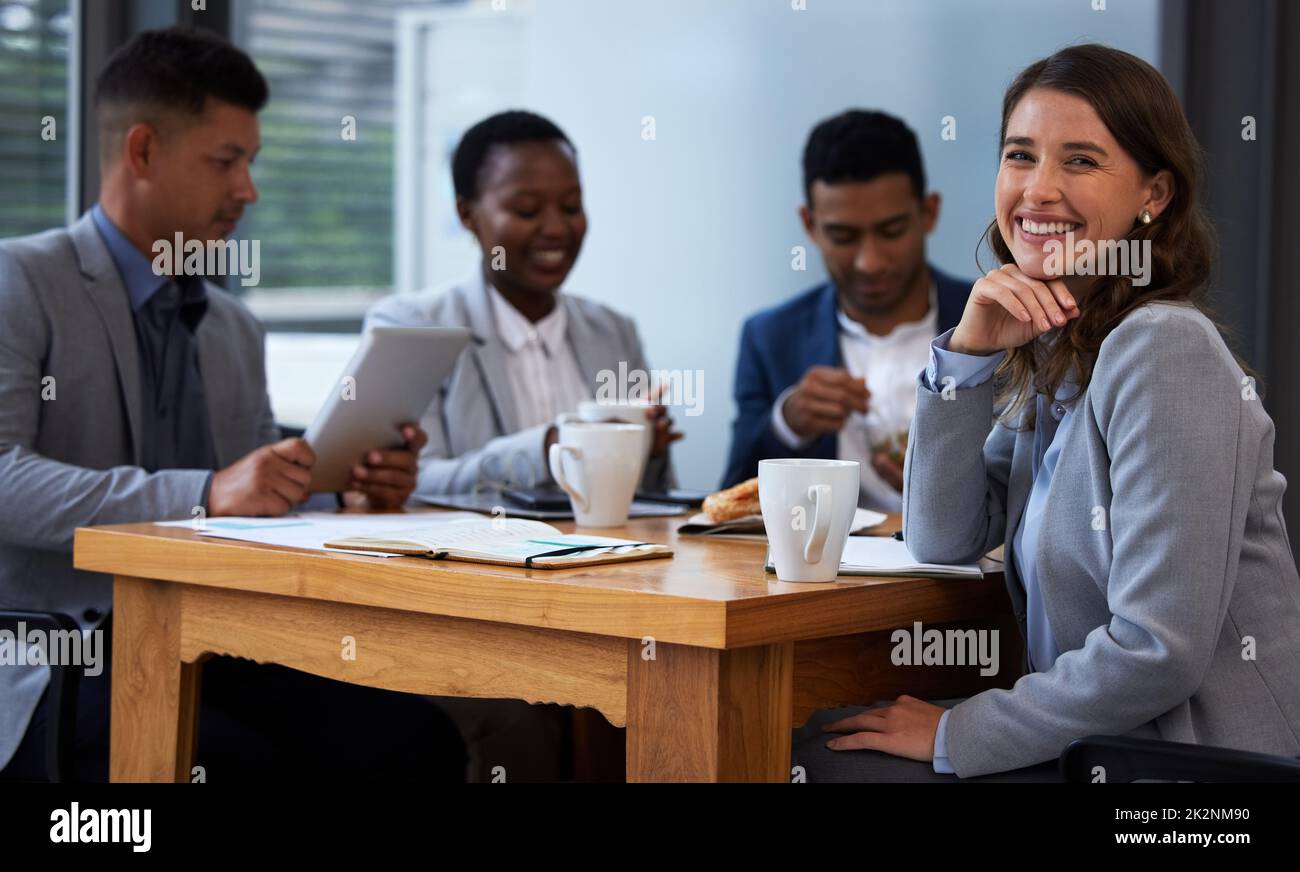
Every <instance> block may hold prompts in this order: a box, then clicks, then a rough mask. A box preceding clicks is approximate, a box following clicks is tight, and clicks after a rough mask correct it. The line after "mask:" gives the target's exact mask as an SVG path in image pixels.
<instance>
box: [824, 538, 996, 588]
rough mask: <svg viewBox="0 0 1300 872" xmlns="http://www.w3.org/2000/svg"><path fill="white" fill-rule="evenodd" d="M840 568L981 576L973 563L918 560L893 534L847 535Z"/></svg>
mask: <svg viewBox="0 0 1300 872" xmlns="http://www.w3.org/2000/svg"><path fill="white" fill-rule="evenodd" d="M840 568H841V570H843V571H846V572H849V571H853V570H855V569H856V570H858V571H870V572H872V573H879V574H880V575H889V574H890V572H906V573H914V574H923V573H927V572H932V573H934V574H936V575H943V574H949V575H951V574H956V573H961V574H969V575H970V576H971V577H972V578H979V577H981V576H982V575H983V573H982V572H981V570H980V567H979V566H978V565H977V564H974V563H965V564H942V563H920V562H918V561H917V559H916V558H915V557H913V556H912V552H910V551H908V550H907V543H905V542H901V541H899V540H898V539H895V538H894V537H892V536H851V537H849V540H848V542H846V543H845V545H844V554H843V555H842V556H841V557H840Z"/></svg>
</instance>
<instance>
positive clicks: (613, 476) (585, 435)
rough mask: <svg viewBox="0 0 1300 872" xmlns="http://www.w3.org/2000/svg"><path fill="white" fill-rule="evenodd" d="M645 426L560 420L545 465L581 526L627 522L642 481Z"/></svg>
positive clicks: (614, 524) (617, 524)
mask: <svg viewBox="0 0 1300 872" xmlns="http://www.w3.org/2000/svg"><path fill="white" fill-rule="evenodd" d="M644 430H645V427H644V425H638V424H615V423H604V422H590V421H565V422H563V423H561V424H560V434H559V439H558V440H557V441H556V443H555V444H554V445H552V446H551V451H550V455H549V456H548V457H547V462H548V463H549V464H550V467H551V476H552V477H553V478H554V479H555V483H556V484H558V485H559V486H560V487H561V488H562V489H563V490H564V492H565V493H567V494H568V495H569V502H570V503H572V504H573V515H574V518H575V519H576V520H577V522H578V524H580V525H581V526H583V527H621V526H623V525H624V524H626V523H627V512H628V509H629V508H630V507H631V506H632V497H633V495H634V494H635V493H636V485H637V482H638V481H640V480H641V466H642V457H641V442H642V439H643V438H644V437H643V435H642V434H643V432H644Z"/></svg>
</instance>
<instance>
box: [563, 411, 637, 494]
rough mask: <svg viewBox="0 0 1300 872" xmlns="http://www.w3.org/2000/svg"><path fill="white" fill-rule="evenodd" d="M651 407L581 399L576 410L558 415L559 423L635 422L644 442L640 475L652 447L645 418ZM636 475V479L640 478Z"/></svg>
mask: <svg viewBox="0 0 1300 872" xmlns="http://www.w3.org/2000/svg"><path fill="white" fill-rule="evenodd" d="M651 408H653V406H652V405H651V404H650V403H607V402H601V401H600V400H583V401H582V402H581V403H579V404H578V411H577V412H576V413H574V412H565V413H564V414H562V415H560V418H559V423H561V424H563V423H565V422H566V421H590V422H593V423H594V422H597V421H622V422H623V423H625V424H636V425H637V426H639V427H641V429H642V431H643V441H644V443H645V445H644V447H643V448H642V451H641V475H644V474H645V465H646V464H647V463H649V462H650V449H652V448H653V447H654V442H655V433H654V430H653V428H651V426H650V422H649V420H647V419H646V412H647V411H648V410H649V409H651ZM641 475H638V476H637V481H640V480H641Z"/></svg>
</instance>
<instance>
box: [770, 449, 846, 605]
mask: <svg viewBox="0 0 1300 872" xmlns="http://www.w3.org/2000/svg"><path fill="white" fill-rule="evenodd" d="M858 475H859V473H858V463H857V461H855V460H814V459H802V458H791V459H786V460H760V461H759V463H758V501H759V503H760V505H762V507H763V526H764V527H766V528H767V543H768V547H769V548H770V549H771V553H772V563H773V564H774V565H775V566H776V577H777V578H778V579H780V580H781V581H834V580H835V576H836V575H838V574H839V569H840V558H841V557H842V556H843V554H844V543H845V542H847V541H848V538H849V528H850V527H852V526H853V513H854V511H855V510H856V509H857V507H858V488H859V486H860V485H859V482H860V479H859V477H858Z"/></svg>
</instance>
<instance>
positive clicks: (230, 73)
mask: <svg viewBox="0 0 1300 872" xmlns="http://www.w3.org/2000/svg"><path fill="white" fill-rule="evenodd" d="M268 96H269V90H268V88H267V85H266V79H265V78H263V77H262V74H261V73H260V72H258V70H257V67H256V66H254V65H253V61H252V59H251V58H249V56H248V55H246V54H245V53H244V52H242V51H240V50H239V49H237V48H235V47H234V46H233V45H231V44H230V43H229V42H227V41H226V40H224V39H222V38H221V37H219V36H217V35H216V34H214V33H210V32H208V31H203V30H197V29H194V28H188V27H166V28H161V29H158V30H146V31H143V32H141V33H139V34H136V36H135V37H134V38H132V39H131V40H130V41H129V42H127V43H126V44H125V45H123V46H122V47H120V48H119V49H118V50H117V51H115V52H113V54H112V56H111V57H110V58H109V59H108V63H107V64H105V65H104V69H103V70H101V71H100V73H99V77H98V78H97V79H96V81H95V113H96V116H97V118H98V121H99V130H100V139H101V142H102V143H104V144H105V145H107V144H108V140H111V139H112V138H113V134H119V133H122V132H125V131H126V129H127V128H129V127H130V126H131V125H132V124H136V123H138V122H139V121H145V120H153V115H154V113H158V112H172V113H176V114H179V115H185V116H191V117H194V116H198V115H202V114H203V109H204V106H205V105H206V103H207V100H208V98H209V97H213V98H215V99H218V100H222V101H224V102H226V103H231V104H233V105H235V106H240V107H243V108H244V109H248V110H250V111H252V112H259V111H261V109H262V107H263V106H265V105H266V100H267V97H268Z"/></svg>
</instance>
